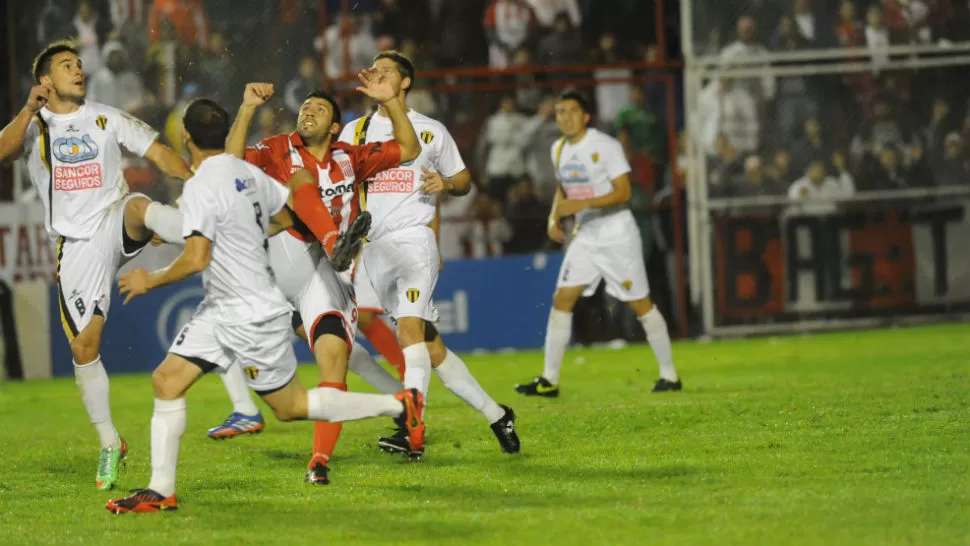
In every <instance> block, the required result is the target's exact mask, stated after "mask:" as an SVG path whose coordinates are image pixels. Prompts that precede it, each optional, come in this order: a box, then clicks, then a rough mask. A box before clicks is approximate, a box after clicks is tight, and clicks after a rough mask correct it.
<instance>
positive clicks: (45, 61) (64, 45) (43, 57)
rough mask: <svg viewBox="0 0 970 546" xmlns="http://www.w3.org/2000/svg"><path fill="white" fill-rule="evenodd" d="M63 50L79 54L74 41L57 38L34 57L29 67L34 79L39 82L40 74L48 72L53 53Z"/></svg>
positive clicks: (44, 74) (62, 51)
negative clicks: (32, 63)
mask: <svg viewBox="0 0 970 546" xmlns="http://www.w3.org/2000/svg"><path fill="white" fill-rule="evenodd" d="M64 52H69V53H73V54H75V55H77V56H80V53H79V52H78V49H77V47H76V46H75V45H74V42H72V41H70V40H59V41H57V42H52V43H50V44H48V45H47V47H45V48H44V50H43V51H41V52H40V53H39V54H38V55H37V57H35V58H34V66H33V67H32V68H31V72H32V73H33V75H34V81H36V82H37V83H40V78H41V76H46V75H48V74H50V71H51V60H52V59H53V58H54V55H57V54H58V53H64Z"/></svg>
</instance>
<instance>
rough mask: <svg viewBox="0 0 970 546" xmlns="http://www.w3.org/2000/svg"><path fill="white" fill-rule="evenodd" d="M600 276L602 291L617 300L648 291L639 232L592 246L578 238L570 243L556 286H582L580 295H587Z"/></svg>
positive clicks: (635, 297)
mask: <svg viewBox="0 0 970 546" xmlns="http://www.w3.org/2000/svg"><path fill="white" fill-rule="evenodd" d="M600 280H605V281H606V292H607V293H608V294H610V295H611V296H613V297H615V298H616V299H618V300H620V301H637V300H642V299H643V298H645V297H647V296H649V295H650V285H649V284H648V283H647V268H646V264H645V263H644V262H643V247H642V246H641V242H640V237H639V234H637V236H635V237H632V236H631V237H629V238H628V239H627V240H626V241H620V242H614V243H611V244H609V245H595V246H594V245H591V244H589V243H586V242H585V241H583V240H582V239H576V240H574V241H573V242H572V243H570V245H569V248H567V249H566V256H565V258H563V262H562V267H561V268H560V269H559V279H558V280H557V281H556V288H561V287H575V286H585V287H587V288H586V290H585V291H584V293H583V295H585V296H590V295H592V293H593V292H595V291H596V288H597V286H599V282H600Z"/></svg>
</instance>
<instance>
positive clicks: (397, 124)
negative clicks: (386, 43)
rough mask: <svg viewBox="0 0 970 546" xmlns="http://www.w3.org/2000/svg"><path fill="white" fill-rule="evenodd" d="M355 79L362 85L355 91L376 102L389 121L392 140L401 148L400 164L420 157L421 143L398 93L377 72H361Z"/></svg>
mask: <svg viewBox="0 0 970 546" xmlns="http://www.w3.org/2000/svg"><path fill="white" fill-rule="evenodd" d="M357 77H358V78H359V79H360V81H361V83H363V85H361V86H360V87H358V88H357V90H358V91H360V92H361V93H363V94H365V95H367V96H368V97H370V98H372V99H374V100H375V101H377V102H378V103H379V104H380V105H381V106H382V107H383V108H384V112H385V113H386V114H387V117H388V118H389V119H390V120H391V127H392V128H393V130H394V140H395V141H396V142H397V143H398V145H399V146H400V147H401V163H407V162H409V161H413V160H415V159H417V158H418V156H419V155H421V143H420V142H418V134H417V133H415V132H414V126H413V125H411V120H410V119H408V113H407V109H406V108H405V107H404V106H403V105H402V104H401V102H400V101H399V100H398V91H397V90H395V89H394V87H393V86H392V85H391V84H390V82H388V81H387V79H386V77H385V76H384V75H383V74H382V73H381V72H380V71H379V70H376V69H373V68H369V69H367V70H362V71H360V73H359V74H357Z"/></svg>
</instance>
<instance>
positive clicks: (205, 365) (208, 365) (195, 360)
mask: <svg viewBox="0 0 970 546" xmlns="http://www.w3.org/2000/svg"><path fill="white" fill-rule="evenodd" d="M172 354H173V355H175V356H177V357H179V358H184V359H185V360H188V361H189V362H191V363H192V364H195V365H196V366H198V367H199V368H200V369H201V370H202V373H210V372H211V371H212V370H214V369H216V368H218V367H219V366H217V365H216V364H213V363H212V362H209V361H208V360H206V359H204V358H199V357H197V356H185V355H180V354H178V353H172Z"/></svg>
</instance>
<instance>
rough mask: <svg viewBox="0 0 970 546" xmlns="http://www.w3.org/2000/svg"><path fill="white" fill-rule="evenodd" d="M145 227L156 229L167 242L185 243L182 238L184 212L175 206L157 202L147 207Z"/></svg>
mask: <svg viewBox="0 0 970 546" xmlns="http://www.w3.org/2000/svg"><path fill="white" fill-rule="evenodd" d="M145 227H147V228H148V229H150V230H152V231H154V232H155V233H156V234H157V235H158V236H159V237H161V238H162V239H164V240H165V242H166V243H173V244H185V239H183V238H182V213H181V212H179V209H177V208H175V207H170V206H168V205H163V204H161V203H155V202H154V201H153V202H151V203H149V204H148V208H147V209H145Z"/></svg>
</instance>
